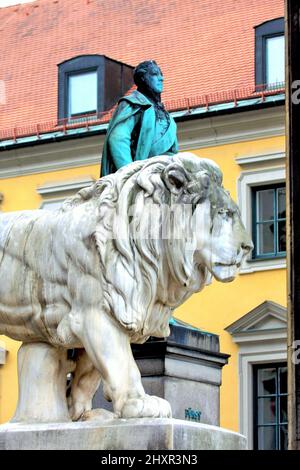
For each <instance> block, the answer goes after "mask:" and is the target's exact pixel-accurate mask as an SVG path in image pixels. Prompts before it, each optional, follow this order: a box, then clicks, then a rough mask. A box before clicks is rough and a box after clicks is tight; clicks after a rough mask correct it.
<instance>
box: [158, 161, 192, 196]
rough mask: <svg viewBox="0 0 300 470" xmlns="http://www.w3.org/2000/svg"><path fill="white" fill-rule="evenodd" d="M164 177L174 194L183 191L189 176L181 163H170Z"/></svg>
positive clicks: (163, 174)
mask: <svg viewBox="0 0 300 470" xmlns="http://www.w3.org/2000/svg"><path fill="white" fill-rule="evenodd" d="M162 179H163V181H164V183H165V185H166V186H167V188H168V189H169V190H170V192H171V193H173V194H178V193H180V192H181V191H182V189H183V188H184V186H186V184H187V182H188V176H187V174H186V172H185V170H184V168H182V167H181V166H179V165H176V164H175V165H169V166H167V168H165V170H164V171H163V173H162Z"/></svg>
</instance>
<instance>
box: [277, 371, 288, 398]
mask: <svg viewBox="0 0 300 470" xmlns="http://www.w3.org/2000/svg"><path fill="white" fill-rule="evenodd" d="M279 380H280V385H279V393H287V367H280V369H279Z"/></svg>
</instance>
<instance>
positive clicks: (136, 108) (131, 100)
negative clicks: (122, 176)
mask: <svg viewBox="0 0 300 470" xmlns="http://www.w3.org/2000/svg"><path fill="white" fill-rule="evenodd" d="M137 113H141V119H140V126H139V130H138V133H137V135H136V140H135V142H134V143H133V145H134V149H133V148H131V149H130V147H129V146H128V143H127V142H126V141H125V139H124V140H122V139H120V142H118V145H119V147H120V150H122V154H123V156H124V159H126V161H128V163H131V162H132V161H136V160H146V159H147V158H150V157H154V156H156V155H174V154H175V153H177V152H178V142H177V136H176V124H175V121H174V119H173V118H172V116H171V115H169V117H170V124H169V127H168V129H167V131H166V132H165V134H164V135H163V136H162V137H160V138H158V139H155V127H156V117H155V110H154V105H153V103H151V101H149V100H148V99H147V98H146V97H145V95H143V94H142V93H140V92H139V91H137V90H135V91H134V92H133V93H131V94H130V95H128V96H124V97H123V98H121V99H120V100H119V104H118V107H117V109H116V111H115V113H114V115H113V117H112V118H111V121H110V124H109V126H108V129H107V134H106V138H105V142H104V147H103V153H102V161H101V176H106V175H109V174H111V173H114V172H115V171H117V168H116V166H115V164H114V162H113V158H112V155H111V151H110V146H109V137H110V134H111V133H112V131H113V130H115V129H116V127H117V126H119V125H120V124H124V122H125V121H126V120H127V119H129V118H131V117H132V116H135V115H136V114H137Z"/></svg>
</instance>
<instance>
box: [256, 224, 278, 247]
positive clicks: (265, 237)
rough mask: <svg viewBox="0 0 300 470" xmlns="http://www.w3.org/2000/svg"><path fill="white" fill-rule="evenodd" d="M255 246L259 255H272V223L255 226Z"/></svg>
mask: <svg viewBox="0 0 300 470" xmlns="http://www.w3.org/2000/svg"><path fill="white" fill-rule="evenodd" d="M257 245H258V247H257V253H258V254H259V255H264V254H268V253H274V224H273V223H272V222H270V223H264V224H259V225H257Z"/></svg>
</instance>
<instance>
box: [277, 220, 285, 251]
mask: <svg viewBox="0 0 300 470" xmlns="http://www.w3.org/2000/svg"><path fill="white" fill-rule="evenodd" d="M277 230H278V247H277V250H278V251H286V222H285V220H282V221H281V222H278V229H277Z"/></svg>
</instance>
